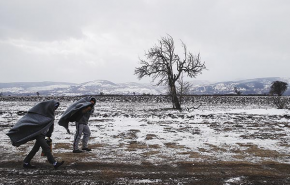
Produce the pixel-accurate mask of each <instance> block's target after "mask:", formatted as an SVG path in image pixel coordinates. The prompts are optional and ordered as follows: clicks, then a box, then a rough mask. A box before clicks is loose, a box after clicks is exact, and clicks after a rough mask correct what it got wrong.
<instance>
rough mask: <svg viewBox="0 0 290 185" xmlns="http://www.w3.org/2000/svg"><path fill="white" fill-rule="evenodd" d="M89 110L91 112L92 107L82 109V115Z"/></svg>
mask: <svg viewBox="0 0 290 185" xmlns="http://www.w3.org/2000/svg"><path fill="white" fill-rule="evenodd" d="M90 110H92V107H91V106H88V107H86V108H84V109H83V110H82V113H86V112H88V111H90Z"/></svg>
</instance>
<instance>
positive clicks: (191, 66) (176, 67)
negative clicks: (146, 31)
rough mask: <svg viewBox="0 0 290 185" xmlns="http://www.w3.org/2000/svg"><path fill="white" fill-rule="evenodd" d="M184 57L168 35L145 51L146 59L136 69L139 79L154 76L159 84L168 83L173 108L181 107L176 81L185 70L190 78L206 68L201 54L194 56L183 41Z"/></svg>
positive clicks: (141, 60)
mask: <svg viewBox="0 0 290 185" xmlns="http://www.w3.org/2000/svg"><path fill="white" fill-rule="evenodd" d="M182 48H183V52H184V53H183V59H181V58H180V57H179V55H178V54H176V53H175V46H174V41H173V38H172V37H171V36H170V35H168V36H167V37H162V38H161V40H159V43H158V45H155V46H154V47H152V48H150V49H149V50H148V52H145V57H146V59H140V63H141V67H137V68H136V69H135V75H137V76H138V78H139V79H141V78H143V77H144V76H152V78H153V81H154V80H156V79H157V78H159V81H158V83H157V85H168V87H169V89H170V94H171V97H172V103H173V105H174V107H173V108H176V109H179V110H180V109H181V106H180V103H179V100H178V97H177V91H176V85H175V83H176V81H177V80H178V79H179V78H180V75H181V74H182V73H183V72H184V73H185V74H187V76H188V77H190V78H195V77H196V76H197V75H198V74H200V73H201V72H202V70H204V69H206V67H205V63H204V62H201V59H200V55H199V54H198V55H197V56H194V55H193V54H192V53H190V52H188V51H187V47H186V45H185V44H184V43H183V42H182Z"/></svg>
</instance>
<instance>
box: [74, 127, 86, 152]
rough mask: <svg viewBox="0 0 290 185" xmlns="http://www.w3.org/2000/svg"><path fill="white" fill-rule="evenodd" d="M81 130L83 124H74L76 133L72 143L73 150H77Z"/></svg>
mask: <svg viewBox="0 0 290 185" xmlns="http://www.w3.org/2000/svg"><path fill="white" fill-rule="evenodd" d="M83 128H84V125H83V124H79V123H76V133H75V138H74V143H73V149H74V150H78V149H79V142H80V140H81V137H82V133H83Z"/></svg>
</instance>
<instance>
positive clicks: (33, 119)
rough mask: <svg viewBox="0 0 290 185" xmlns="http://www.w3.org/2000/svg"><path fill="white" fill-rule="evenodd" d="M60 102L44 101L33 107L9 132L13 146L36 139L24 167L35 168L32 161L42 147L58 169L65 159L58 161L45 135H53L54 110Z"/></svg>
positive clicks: (50, 161)
mask: <svg viewBox="0 0 290 185" xmlns="http://www.w3.org/2000/svg"><path fill="white" fill-rule="evenodd" d="M58 106H59V102H57V101H55V100H49V101H44V102H41V103H38V104H37V105H35V106H34V107H32V108H31V109H30V110H28V112H27V113H26V114H25V115H24V116H23V117H22V118H20V119H19V120H18V121H17V123H16V124H15V125H14V126H13V127H12V129H11V130H10V131H9V132H8V133H7V135H8V136H9V137H10V140H11V142H12V145H13V146H16V147H18V146H20V145H22V144H25V143H27V142H28V141H31V140H36V142H35V144H34V146H33V148H32V150H31V151H30V152H29V154H28V155H27V156H26V158H25V159H24V161H23V163H24V164H23V167H24V168H35V166H33V165H31V164H30V161H31V160H32V158H33V157H34V155H35V154H36V153H37V152H38V150H39V148H40V147H41V148H42V150H43V152H44V153H45V154H46V156H47V160H48V162H49V163H51V164H53V166H54V168H55V169H57V168H58V167H59V166H61V165H62V164H63V163H64V161H62V162H57V161H56V160H55V159H54V157H53V156H52V154H51V151H50V147H49V146H48V144H47V142H46V140H45V136H47V137H49V138H50V137H51V134H52V132H53V128H54V112H55V110H56V109H57V108H58Z"/></svg>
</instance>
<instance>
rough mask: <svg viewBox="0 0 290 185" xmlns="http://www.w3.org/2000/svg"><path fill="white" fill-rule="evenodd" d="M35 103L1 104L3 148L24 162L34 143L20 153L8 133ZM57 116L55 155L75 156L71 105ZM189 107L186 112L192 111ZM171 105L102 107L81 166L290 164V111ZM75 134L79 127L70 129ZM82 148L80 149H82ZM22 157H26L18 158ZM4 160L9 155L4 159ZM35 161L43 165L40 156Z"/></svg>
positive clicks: (63, 104)
mask: <svg viewBox="0 0 290 185" xmlns="http://www.w3.org/2000/svg"><path fill="white" fill-rule="evenodd" d="M36 103H37V102H36V101H1V102H0V112H1V114H0V128H1V129H0V140H1V143H0V148H2V152H3V154H8V155H7V157H4V158H2V159H1V160H2V161H5V160H11V158H10V157H9V156H11V155H13V153H14V154H17V155H18V156H19V158H18V159H15V160H22V158H23V157H24V156H25V155H26V154H27V152H28V151H29V150H30V149H31V147H32V146H33V144H32V143H31V142H29V143H27V144H24V145H22V146H20V147H18V148H15V147H13V146H12V145H11V143H10V140H9V138H8V136H6V133H7V132H8V130H9V129H10V127H11V126H12V125H13V124H15V123H16V121H17V120H18V119H19V118H20V117H21V116H22V115H18V114H21V111H27V110H28V109H29V108H31V107H32V106H33V105H35V104H36ZM60 103H61V105H60V107H59V109H58V110H57V111H56V120H55V130H54V133H53V137H52V139H53V152H54V154H55V155H56V156H59V157H60V158H61V157H66V154H71V153H72V143H73V138H74V135H73V134H67V133H66V130H65V129H64V128H63V127H61V126H59V125H58V124H57V122H58V120H59V118H60V116H61V114H62V112H63V111H64V110H65V109H66V107H67V106H68V105H70V104H71V103H72V101H70V100H63V101H62V100H61V101H60ZM192 106H193V104H191V103H187V104H185V105H184V107H192ZM170 107H171V104H170V103H167V102H163V103H162V102H159V103H158V102H152V101H151V102H150V101H149V102H126V101H102V102H97V104H96V107H95V113H94V114H93V115H92V116H91V118H90V123H89V125H90V128H91V132H92V134H91V139H90V141H89V145H90V147H91V148H93V151H92V152H90V155H89V156H88V157H87V158H82V159H80V160H81V161H85V162H89V161H102V162H112V163H114V162H119V163H120V162H124V163H132V164H141V163H144V162H148V163H151V164H156V165H158V164H163V163H166V164H171V165H175V164H176V163H178V162H190V163H192V164H193V165H194V164H195V163H198V162H205V161H206V162H216V161H247V162H250V163H260V162H263V161H272V162H277V163H286V164H289V163H290V155H289V153H288V152H289V146H290V145H289V141H290V116H289V113H290V111H289V110H287V109H276V108H275V107H273V106H271V105H264V104H263V105H262V106H261V105H260V104H247V105H243V104H242V105H241V104H240V105H238V106H237V104H230V103H227V104H217V105H215V104H213V103H211V104H208V103H207V102H203V105H202V106H201V107H200V108H199V109H186V110H183V111H176V110H172V109H170ZM70 130H71V132H72V133H74V131H75V127H74V124H73V123H71V124H70ZM80 147H81V146H80ZM19 153H20V154H21V155H19ZM3 156H4V155H3ZM34 160H40V161H41V160H44V159H43V158H41V157H40V156H36V158H35V159H34Z"/></svg>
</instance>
